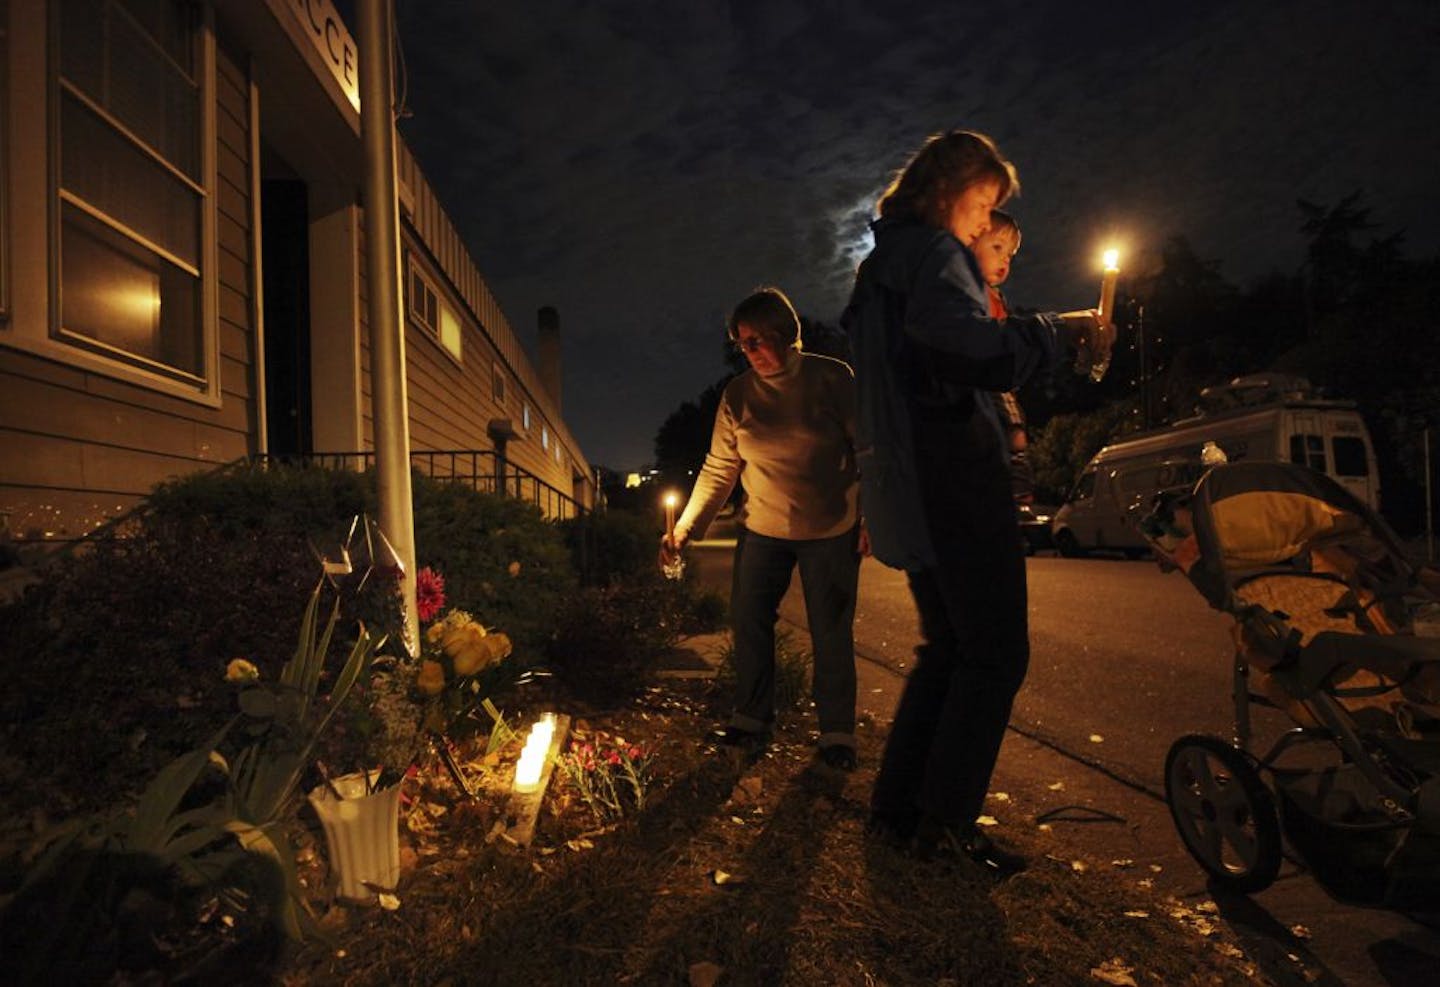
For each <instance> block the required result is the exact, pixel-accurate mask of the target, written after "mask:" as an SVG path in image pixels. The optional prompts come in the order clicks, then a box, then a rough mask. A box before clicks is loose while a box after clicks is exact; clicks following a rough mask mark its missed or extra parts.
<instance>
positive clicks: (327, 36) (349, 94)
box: [291, 0, 360, 111]
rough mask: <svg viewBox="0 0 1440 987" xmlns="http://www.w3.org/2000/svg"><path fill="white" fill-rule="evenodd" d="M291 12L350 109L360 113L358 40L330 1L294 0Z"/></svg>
mask: <svg viewBox="0 0 1440 987" xmlns="http://www.w3.org/2000/svg"><path fill="white" fill-rule="evenodd" d="M291 9H293V10H294V11H295V13H296V14H297V15H298V16H299V18H300V26H301V28H302V29H303V30H304V32H305V34H306V36H307V37H308V38H309V39H310V43H311V45H313V46H314V48H315V50H316V51H317V52H319V53H320V57H321V58H323V59H324V60H325V64H326V65H327V66H328V67H329V69H330V74H331V75H333V76H334V77H335V81H336V82H338V83H340V89H341V91H342V92H344V93H345V98H346V99H348V100H349V101H350V105H351V106H353V107H355V109H356V110H357V111H358V110H359V109H360V61H359V56H358V55H357V54H356V47H355V39H354V38H352V37H351V36H350V31H349V29H348V28H346V27H345V22H344V21H343V20H341V19H340V15H339V14H338V13H336V12H335V6H334V5H333V4H332V3H331V2H330V0H292V4H291Z"/></svg>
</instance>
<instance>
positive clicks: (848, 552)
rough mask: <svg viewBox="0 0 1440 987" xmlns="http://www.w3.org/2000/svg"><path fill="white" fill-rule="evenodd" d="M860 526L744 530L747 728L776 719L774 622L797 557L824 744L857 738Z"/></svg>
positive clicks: (741, 628)
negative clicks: (809, 533)
mask: <svg viewBox="0 0 1440 987" xmlns="http://www.w3.org/2000/svg"><path fill="white" fill-rule="evenodd" d="M855 538H856V536H855V532H853V531H849V532H846V533H845V534H843V535H836V536H835V537H834V538H815V539H807V540H803V541H791V540H789V539H784V538H767V537H765V536H764V535H757V534H755V533H753V532H749V531H746V530H744V529H743V528H742V529H741V530H740V533H739V535H738V537H737V538H736V540H735V567H734V573H733V582H732V584H731V589H730V620H731V625H732V627H733V628H734V631H735V712H734V715H732V716H731V718H730V722H731V723H732V724H733V725H734V726H737V727H739V728H741V729H742V730H769V729H770V727H771V724H772V723H773V722H774V719H775V621H776V620H777V619H778V618H779V614H780V600H781V598H782V597H784V595H785V591H786V590H787V589H788V588H789V587H790V576H791V574H792V573H793V572H794V571H795V567H796V565H797V564H798V565H799V567H800V585H801V587H802V589H803V590H804V592H805V613H806V615H807V617H808V618H809V621H810V638H811V644H812V646H813V648H814V652H815V675H814V687H813V688H814V697H815V709H816V713H817V714H818V716H819V718H820V743H821V746H825V745H828V744H837V743H842V744H847V745H849V746H851V747H853V746H854V745H855V627H854V624H855V593H856V585H857V582H858V579H859V573H860V557H859V556H858V555H857V554H856V551H855V548H856V541H855Z"/></svg>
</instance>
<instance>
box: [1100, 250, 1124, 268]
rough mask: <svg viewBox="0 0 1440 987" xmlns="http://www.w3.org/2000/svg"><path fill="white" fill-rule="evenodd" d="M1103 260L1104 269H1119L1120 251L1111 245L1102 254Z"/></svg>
mask: <svg viewBox="0 0 1440 987" xmlns="http://www.w3.org/2000/svg"><path fill="white" fill-rule="evenodd" d="M1103 260H1104V263H1105V270H1107V271H1118V270H1120V251H1118V250H1116V249H1115V248H1114V247H1111V248H1110V249H1109V250H1107V251H1105V253H1104V255H1103Z"/></svg>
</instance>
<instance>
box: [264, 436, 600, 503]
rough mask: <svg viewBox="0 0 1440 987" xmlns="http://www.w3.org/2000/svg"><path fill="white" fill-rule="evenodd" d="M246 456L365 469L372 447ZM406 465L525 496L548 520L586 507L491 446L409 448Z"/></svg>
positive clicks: (290, 463)
mask: <svg viewBox="0 0 1440 987" xmlns="http://www.w3.org/2000/svg"><path fill="white" fill-rule="evenodd" d="M250 462H252V463H255V464H257V465H265V464H268V463H277V464H280V465H285V466H302V467H315V468H319V469H351V470H362V471H363V470H366V469H369V468H371V467H372V466H374V465H375V453H374V452H373V451H365V452H312V453H303V454H293V455H272V454H268V453H267V454H261V455H255V456H251V457H250ZM410 466H411V468H412V469H415V470H418V471H419V472H420V473H423V474H424V475H425V476H428V477H430V478H431V479H432V480H442V481H447V482H453V483H463V484H465V485H466V486H468V487H469V488H470V489H471V490H477V491H480V492H483V493H498V494H503V495H504V496H507V497H513V498H515V499H516V500H524V501H528V502H529V503H532V504H534V505H535V506H536V507H538V508H540V513H541V514H543V515H544V516H545V517H547V518H549V519H551V520H564V519H567V518H573V517H581V516H583V515H585V514H586V513H587V511H588V509H587V508H586V507H585V505H584V504H582V503H580V502H579V501H577V500H576V499H575V498H574V497H572V496H570V495H569V494H567V493H565V492H563V491H562V490H560V489H559V488H558V487H555V486H552V485H551V484H549V483H546V482H545V481H544V480H542V479H540V478H539V477H538V476H536V475H535V474H534V473H531V472H530V471H529V470H527V469H525V468H524V467H523V466H516V465H515V464H514V463H512V462H509V461H508V460H506V459H503V458H502V457H500V456H499V455H497V454H496V452H495V450H494V449H422V450H412V451H411V453H410Z"/></svg>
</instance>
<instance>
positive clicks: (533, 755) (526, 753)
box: [515, 713, 555, 793]
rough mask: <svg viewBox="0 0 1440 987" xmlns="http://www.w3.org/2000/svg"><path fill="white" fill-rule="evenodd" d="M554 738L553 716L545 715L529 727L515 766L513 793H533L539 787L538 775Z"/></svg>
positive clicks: (550, 714)
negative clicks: (528, 733)
mask: <svg viewBox="0 0 1440 987" xmlns="http://www.w3.org/2000/svg"><path fill="white" fill-rule="evenodd" d="M554 736H555V714H554V713H546V714H544V715H543V716H541V717H540V719H539V720H537V721H536V722H535V724H534V725H533V726H531V727H530V735H529V736H528V737H526V738H525V747H524V749H522V750H521V751H520V760H519V761H518V762H516V764H515V791H517V792H522V793H524V792H533V791H535V790H536V789H537V788H539V787H540V774H541V772H542V771H543V770H544V769H545V755H546V754H548V753H550V741H551V740H552V739H553V738H554Z"/></svg>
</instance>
